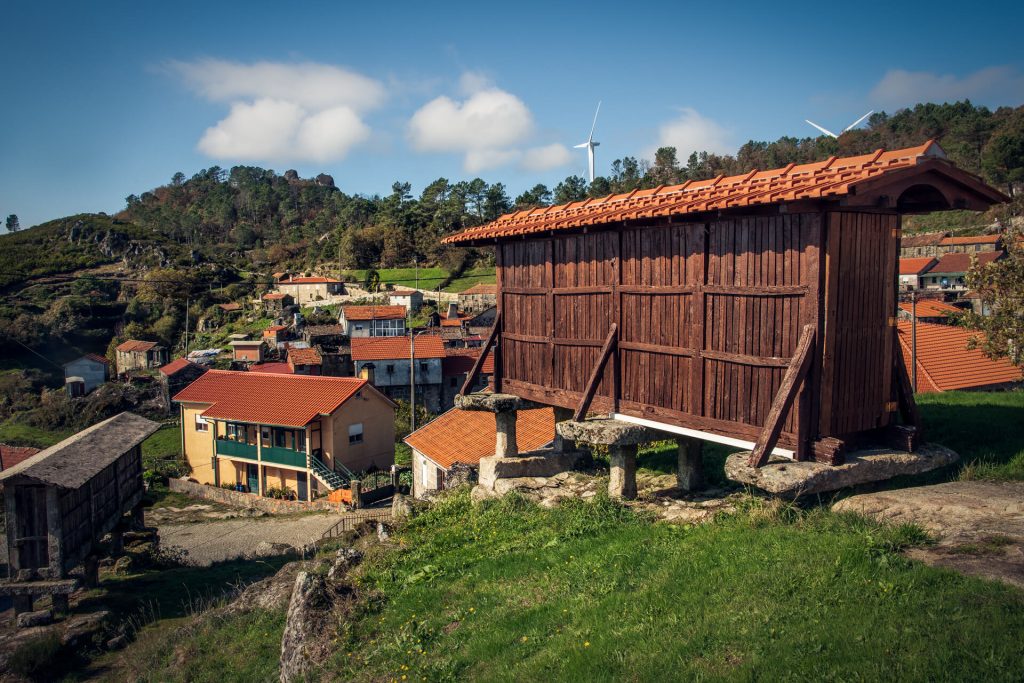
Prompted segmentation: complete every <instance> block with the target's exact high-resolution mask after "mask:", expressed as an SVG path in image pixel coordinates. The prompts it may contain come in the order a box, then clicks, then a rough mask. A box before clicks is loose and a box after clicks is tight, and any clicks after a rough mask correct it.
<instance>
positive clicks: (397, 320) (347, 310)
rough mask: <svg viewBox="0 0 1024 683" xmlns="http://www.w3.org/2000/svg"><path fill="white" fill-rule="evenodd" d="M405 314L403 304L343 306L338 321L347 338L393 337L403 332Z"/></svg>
mask: <svg viewBox="0 0 1024 683" xmlns="http://www.w3.org/2000/svg"><path fill="white" fill-rule="evenodd" d="M405 316H406V310H405V307H404V306H391V305H384V304H381V305H379V306H377V305H368V306H343V307H342V308H341V316H340V318H339V320H338V322H339V323H340V324H341V326H342V327H343V328H344V330H345V336H347V337H348V338H349V339H355V338H356V337H395V336H401V335H404V334H405Z"/></svg>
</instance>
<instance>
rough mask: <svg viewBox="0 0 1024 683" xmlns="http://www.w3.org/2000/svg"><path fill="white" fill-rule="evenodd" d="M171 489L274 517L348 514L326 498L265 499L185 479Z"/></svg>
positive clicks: (345, 506) (174, 481) (344, 509)
mask: <svg viewBox="0 0 1024 683" xmlns="http://www.w3.org/2000/svg"><path fill="white" fill-rule="evenodd" d="M168 485H169V488H170V489H171V490H172V491H177V492H178V493H184V494H185V495H187V496H192V497H193V498H202V499H204V500H212V501H214V502H216V503H223V504H224V505H231V506H233V507H242V508H255V509H257V510H262V511H263V512H266V513H268V514H272V515H284V514H289V513H294V512H309V511H310V510H329V511H331V512H347V511H348V509H349V508H348V506H347V505H345V504H343V503H332V502H329V501H328V500H327V499H326V498H321V499H319V500H314V501H310V502H308V503H306V502H303V501H301V500H276V499H274V498H263V497H261V496H257V495H255V494H252V493H242V492H241V491H231V490H229V489H222V488H218V487H216V486H208V485H206V484H199V483H197V482H194V481H188V480H185V479H171V480H170V481H169V482H168Z"/></svg>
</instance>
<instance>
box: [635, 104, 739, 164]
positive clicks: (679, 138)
mask: <svg viewBox="0 0 1024 683" xmlns="http://www.w3.org/2000/svg"><path fill="white" fill-rule="evenodd" d="M731 138H732V134H731V133H730V131H729V130H728V129H726V128H724V127H723V126H722V125H720V124H719V123H717V122H716V121H714V120H712V119H709V118H707V117H705V116H701V115H700V113H699V112H698V111H697V110H696V109H693V108H692V107H684V108H683V109H680V110H679V116H678V117H677V118H675V119H672V120H671V121H666V122H665V123H663V124H661V126H660V127H659V128H658V144H657V145H656V146H655V147H653V148H651V149H650V150H648V152H647V154H646V156H647V157H649V158H653V157H654V152H655V150H656V149H657V148H658V147H675V148H676V158H677V159H679V162H680V163H682V164H685V163H686V160H687V158H688V157H689V156H690V154H692V153H693V152H713V153H715V154H730V153H732V152H734V151H736V145H735V144H734V143H733V141H732V139H731Z"/></svg>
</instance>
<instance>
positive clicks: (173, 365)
mask: <svg viewBox="0 0 1024 683" xmlns="http://www.w3.org/2000/svg"><path fill="white" fill-rule="evenodd" d="M190 365H195V363H193V362H192V361H190V360H189V359H187V358H177V359H175V360H172V361H171V362H170V363H168V364H167V365H165V366H163V367H162V368H160V373H161V374H164V375H167V376H168V377H170V376H171V375H173V374H175V373H177V372H180V371H182V370H184V369H185V368H187V367H188V366H190Z"/></svg>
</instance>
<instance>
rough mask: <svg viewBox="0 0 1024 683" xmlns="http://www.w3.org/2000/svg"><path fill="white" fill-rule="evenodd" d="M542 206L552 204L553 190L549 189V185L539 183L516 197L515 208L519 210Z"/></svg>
mask: <svg viewBox="0 0 1024 683" xmlns="http://www.w3.org/2000/svg"><path fill="white" fill-rule="evenodd" d="M542 206H551V190H549V189H548V186H547V185H543V184H541V183H537V184H536V185H534V186H533V187H532V188H530V189H529V190H527V191H526V192H524V193H522V194H521V195H519V196H518V197H516V204H515V208H516V210H517V211H522V210H523V209H536V208H539V207H542Z"/></svg>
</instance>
